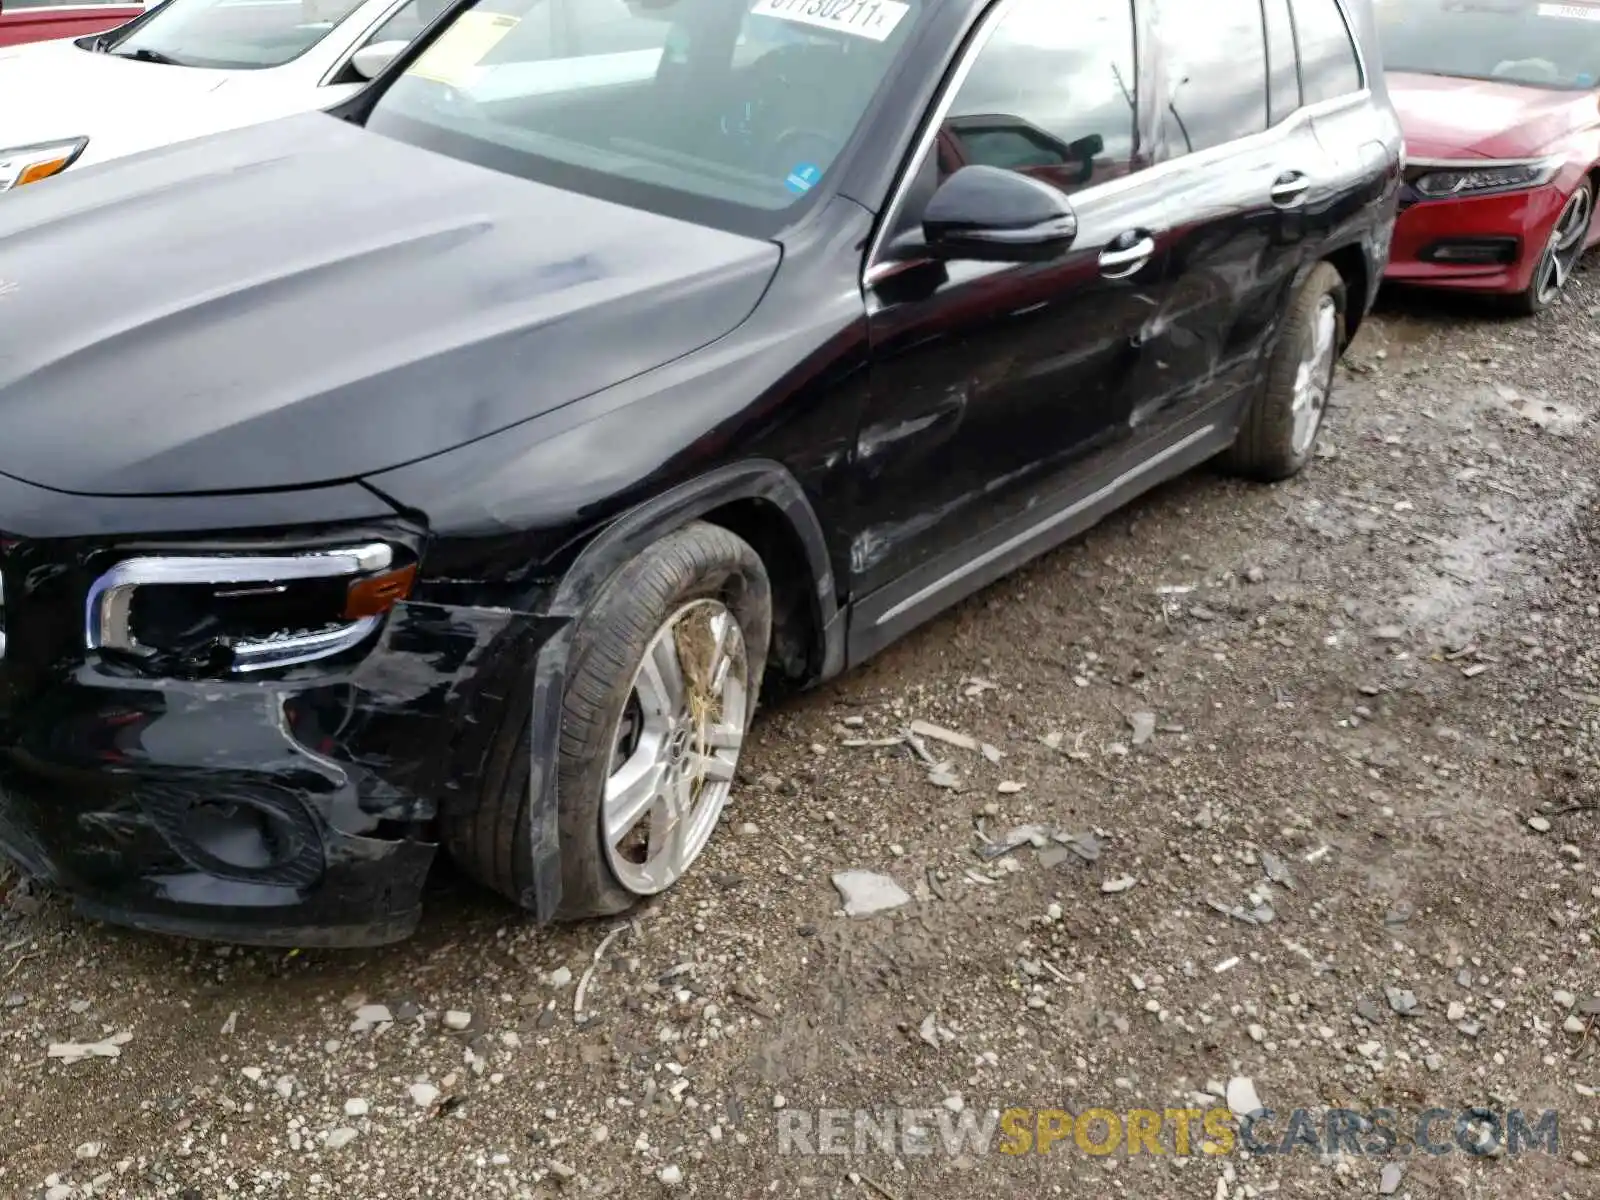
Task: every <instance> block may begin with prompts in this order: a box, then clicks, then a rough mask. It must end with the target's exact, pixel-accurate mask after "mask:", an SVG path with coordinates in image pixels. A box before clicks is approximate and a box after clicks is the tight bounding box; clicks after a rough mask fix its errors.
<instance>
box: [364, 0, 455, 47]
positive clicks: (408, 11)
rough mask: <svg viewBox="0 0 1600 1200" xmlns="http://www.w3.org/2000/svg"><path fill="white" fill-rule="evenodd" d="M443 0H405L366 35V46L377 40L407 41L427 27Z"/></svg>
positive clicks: (375, 42) (442, 6)
mask: <svg viewBox="0 0 1600 1200" xmlns="http://www.w3.org/2000/svg"><path fill="white" fill-rule="evenodd" d="M444 4H445V0H406V3H405V4H402V5H401V6H400V7H399V8H397V9H395V10H394V12H392V13H390V14H389V16H388V18H387V19H386V20H385V21H384V22H383V24H381V25H379V26H378V27H377V28H376V29H374V30H373V31H372V33H371V34H370V35H369V36H368V37H367V40H366V42H365V44H366V45H368V46H375V45H377V44H378V43H379V42H409V41H411V39H412V38H414V37H416V36H417V34H419V33H421V32H422V31H423V30H424V29H425V28H427V25H428V22H429V21H431V20H433V18H434V17H436V16H437V15H438V14H439V12H440V11H441V10H442V9H443V8H444Z"/></svg>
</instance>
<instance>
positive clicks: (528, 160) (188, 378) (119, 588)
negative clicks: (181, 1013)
mask: <svg viewBox="0 0 1600 1200" xmlns="http://www.w3.org/2000/svg"><path fill="white" fill-rule="evenodd" d="M381 32H382V31H381V30H380V31H375V32H374V35H373V36H374V38H378V37H381ZM1371 34H1372V20H1371V12H1370V9H1369V6H1368V3H1367V2H1366V0H1361V2H1359V3H1352V2H1350V0H1207V2H1206V3H1204V4H1200V3H1194V2H1192V0H1160V2H1157V0H460V2H458V3H455V4H454V5H451V6H449V7H447V8H446V9H445V10H444V11H442V12H441V13H440V14H439V15H438V16H437V17H436V18H435V19H434V20H433V21H432V23H431V24H430V25H429V26H428V28H427V30H426V32H425V33H424V34H423V35H422V37H421V38H420V39H419V40H417V41H416V42H414V43H412V44H411V45H410V46H409V47H408V48H404V49H402V48H401V47H400V46H398V45H393V46H391V47H390V49H389V51H388V52H389V53H392V54H393V55H394V57H393V58H392V60H391V61H390V62H389V64H388V66H387V67H384V68H381V69H380V70H379V73H378V74H377V77H376V79H375V80H374V82H373V83H372V84H371V86H369V87H368V88H366V89H365V90H363V91H362V92H361V93H360V94H359V95H358V96H357V97H356V98H355V99H353V100H351V101H348V102H347V103H346V104H345V105H344V106H342V107H341V108H340V109H337V110H335V111H334V112H332V113H329V114H321V113H319V114H313V115H308V116H301V117H294V118H290V119H287V120H283V121H278V122H274V123H270V124H265V125H260V126H257V127H254V128H250V129H244V130H238V131H235V132H233V133H229V134H223V135H220V136H215V137H210V138H206V139H203V140H198V141H191V142H187V143H183V144H180V145H175V146H171V147H168V148H165V149H162V150H156V151H152V152H149V153H145V154H142V155H139V156H135V157H132V158H128V159H124V160H122V161H118V162H113V163H109V164H105V165H103V166H97V167H91V168H87V169H85V170H83V171H75V172H71V173H69V174H68V175H66V176H64V177H62V178H61V179H59V180H50V181H47V182H45V183H43V184H40V185H37V186H33V187H28V188H25V189H21V190H20V191H18V192H16V193H14V194H11V195H8V196H7V197H5V199H4V200H3V201H0V530H3V531H4V532H3V534H0V578H3V585H4V607H3V615H4V625H3V629H4V635H3V636H4V643H3V658H0V846H3V848H4V849H5V851H6V852H8V853H9V855H10V856H11V857H13V858H14V859H16V860H17V861H18V862H20V863H21V865H22V867H23V868H24V869H25V870H27V871H28V872H30V873H32V874H34V875H36V876H38V877H41V878H42V879H44V880H46V881H49V882H50V883H51V884H54V885H56V886H58V887H60V888H61V889H62V890H64V891H65V892H67V893H69V894H70V895H71V896H73V897H74V899H75V901H76V903H77V904H78V906H79V907H80V909H81V910H82V911H84V912H86V913H89V914H91V915H94V916H98V917H102V918H105V919H107V920H111V921H116V922H124V923H127V924H131V925H135V926H139V927H143V928H148V929H155V930H163V931H168V932H173V933H179V934H186V935H191V936H200V937H216V938H226V939H230V940H235V941H240V942H260V943H267V944H273V943H278V944H283V943H287V944H293V945H299V946H307V945H356V944H372V943H378V942H383V941H387V940H392V939H396V938H400V937H403V936H405V935H406V934H407V933H409V932H410V931H411V930H412V929H413V928H414V926H415V923H416V921H417V917H418V912H419V908H420V906H421V902H422V901H421V897H422V889H423V882H424V877H425V876H426V874H427V872H428V870H429V867H430V864H431V863H432V862H433V860H434V859H435V857H436V855H437V854H439V853H440V852H441V850H442V851H443V852H445V853H448V854H449V855H451V856H452V857H453V858H454V859H455V860H456V861H457V862H459V864H460V865H461V866H462V867H463V868H465V869H466V870H467V871H468V872H470V873H471V874H473V875H475V876H476V877H477V878H479V879H481V880H482V881H483V882H484V883H486V884H488V885H489V886H490V887H492V888H495V889H497V890H499V891H500V892H502V893H503V894H504V895H505V896H507V897H508V898H510V900H512V901H514V902H515V903H517V904H519V905H521V906H523V907H525V908H526V909H528V910H530V911H532V912H533V913H535V914H536V915H537V916H538V917H539V918H540V919H550V918H556V917H582V916H587V915H595V914H602V913H612V912H617V911H620V910H622V909H624V908H626V907H628V906H629V905H631V904H633V903H635V902H636V901H637V900H638V899H639V898H641V897H645V896H649V895H652V894H655V893H658V892H660V891H662V890H663V889H665V888H668V887H670V886H671V885H672V884H673V883H674V882H675V881H676V880H678V879H679V878H680V877H681V876H682V875H683V873H684V872H685V871H686V870H688V869H689V867H690V865H691V864H692V863H693V862H694V860H695V858H696V857H697V856H698V855H699V853H700V852H701V850H702V849H703V848H704V847H705V845H706V843H707V841H708V839H709V838H710V837H711V836H712V835H713V833H714V831H715V828H716V826H717V823H718V819H719V817H720V815H721V813H722V811H723V808H724V806H725V804H726V802H727V799H728V796H729V792H730V789H731V788H733V787H734V786H735V785H736V782H737V775H736V772H737V768H738V764H739V754H740V747H741V744H742V742H743V741H744V738H745V736H746V732H747V730H748V728H749V723H750V720H751V717H752V714H753V712H754V710H755V707H756V704H757V701H758V699H759V698H760V697H761V696H762V695H763V694H767V695H770V694H772V692H773V691H774V690H775V689H781V688H785V687H794V686H804V685H807V684H813V683H816V682H818V681H821V680H826V679H827V678H829V677H830V676H833V675H835V674H837V673H838V672H840V671H842V670H845V669H846V668H848V667H850V666H851V665H852V664H854V663H858V662H860V661H862V660H863V659H865V658H866V657H868V656H869V655H871V654H873V653H874V652H876V651H877V650H879V649H880V648H882V647H883V646H885V645H886V644H888V643H889V642H890V641H892V640H893V639H895V638H897V637H899V636H900V635H901V634H904V633H905V632H907V631H908V630H910V629H912V628H914V627H915V626H916V625H918V624H919V623H920V622H922V621H925V620H927V619H928V618H929V617H931V616H932V615H934V614H935V613H937V612H939V611H940V610H941V609H943V608H945V607H946V606H948V605H950V604H951V603H953V602H955V601H957V600H959V599H960V598H962V597H963V596H966V595H968V594H970V593H972V592H973V591H975V590H976V589H978V588H981V587H983V586H984V585H985V584H987V583H989V582H990V581H992V580H994V579H996V578H998V577H999V576H1000V575H1002V574H1003V573H1005V572H1006V571H1009V570H1011V569H1012V568H1014V567H1016V566H1017V565H1018V564H1020V563H1022V562H1023V561H1025V560H1027V559H1029V558H1030V557H1032V556H1034V555H1037V554H1039V553H1040V552H1042V551H1044V550H1047V549H1049V548H1051V547H1052V546H1055V545H1057V544H1058V543H1060V542H1062V541H1063V540H1065V539H1067V538H1069V537H1071V536H1073V535H1074V534H1076V533H1078V532H1080V531H1082V530H1083V529H1084V528H1085V527H1087V526H1088V525H1090V524H1091V523H1092V522H1094V521H1096V520H1098V519H1099V518H1100V517H1102V516H1103V515H1104V514H1106V513H1107V512H1109V511H1111V510H1112V509H1114V508H1116V507H1117V506H1118V505H1122V504H1125V503H1127V502H1128V501H1129V500H1131V499H1133V498H1134V497H1135V496H1136V495H1138V494H1139V493H1141V492H1143V491H1145V490H1146V489H1148V488H1150V487H1152V486H1153V485H1155V484H1157V483H1159V482H1161V481H1162V480H1164V479H1167V478H1170V477H1171V476H1173V475H1175V474H1177V473H1179V472H1182V471H1185V470H1187V469H1189V468H1192V467H1194V466H1196V465H1198V464H1200V463H1202V462H1205V461H1207V460H1209V459H1213V458H1220V459H1221V460H1222V461H1223V462H1224V463H1225V464H1226V465H1227V466H1228V467H1230V468H1231V469H1233V470H1235V471H1238V472H1241V473H1243V474H1245V475H1249V476H1252V477H1255V478H1257V479H1260V480H1264V481H1272V480H1279V479H1283V478H1285V477H1287V476H1290V475H1292V474H1294V473H1295V472H1297V471H1299V470H1300V469H1301V468H1302V467H1303V466H1304V465H1305V464H1306V463H1307V461H1308V460H1309V459H1310V458H1311V457H1312V454H1313V448H1314V444H1315V442H1316V438H1317V433H1318V429H1319V427H1320V425H1321V423H1322V421H1323V418H1324V415H1325V413H1326V409H1327V399H1328V393H1329V389H1330V387H1331V386H1332V384H1333V381H1334V375H1335V366H1336V363H1337V361H1338V358H1339V355H1340V352H1341V350H1342V349H1343V347H1344V346H1345V345H1346V344H1347V343H1348V341H1349V339H1350V337H1351V335H1352V334H1353V333H1354V331H1355V330H1356V327H1357V326H1358V325H1359V324H1360V322H1361V320H1362V318H1363V316H1364V315H1365V313H1366V312H1367V310H1368V307H1369V305H1370V303H1371V301H1372V298H1373V295H1374V293H1375V291H1376V288H1377V285H1378V281H1379V279H1380V277H1381V276H1382V274H1383V268H1384V265H1385V262H1386V259H1387V255H1388V247H1389V238H1390V230H1391V225H1392V222H1393V219H1394V214H1395V204H1396V195H1397V188H1398V185H1399V181H1400V175H1401V141H1400V132H1399V127H1398V125H1397V123H1396V120H1395V117H1394V115H1393V113H1392V111H1391V109H1390V107H1389V104H1388V102H1387V101H1386V99H1385V93H1384V88H1383V76H1382V74H1381V72H1380V69H1379V64H1378V63H1377V62H1376V61H1375V57H1374V43H1373V40H1372V37H1371ZM374 53H375V55H376V56H377V57H379V58H381V57H382V55H381V54H379V53H378V52H377V51H375V52H374ZM371 57H373V56H369V59H370V58H371Z"/></svg>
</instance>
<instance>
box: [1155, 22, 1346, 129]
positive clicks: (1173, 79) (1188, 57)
mask: <svg viewBox="0 0 1600 1200" xmlns="http://www.w3.org/2000/svg"><path fill="white" fill-rule="evenodd" d="M1329 2H1330V3H1331V2H1332V0H1329ZM1156 41H1157V42H1158V43H1159V45H1160V54H1161V68H1160V69H1161V79H1162V100H1163V101H1164V103H1163V104H1162V113H1161V133H1162V139H1161V140H1162V142H1163V144H1164V145H1165V147H1166V152H1167V155H1168V157H1174V158H1175V157H1178V156H1181V155H1184V154H1195V153H1198V152H1199V151H1201V150H1209V149H1210V148H1211V147H1213V146H1220V145H1223V144H1224V143H1226V142H1231V141H1235V140H1236V139H1238V138H1242V137H1248V136H1250V135H1251V134H1253V133H1261V132H1262V131H1263V130H1265V129H1266V128H1267V42H1266V33H1265V30H1264V27H1263V25H1262V19H1261V0H1206V3H1203V4H1201V3H1196V0H1161V4H1160V7H1159V13H1158V16H1157V21H1156Z"/></svg>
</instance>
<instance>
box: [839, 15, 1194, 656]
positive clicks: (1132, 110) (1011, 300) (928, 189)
mask: <svg viewBox="0 0 1600 1200" xmlns="http://www.w3.org/2000/svg"><path fill="white" fill-rule="evenodd" d="M988 19H989V20H991V21H993V22H994V25H995V27H994V29H993V30H992V31H991V32H990V33H989V35H988V36H987V37H985V36H984V33H983V32H982V31H980V33H979V34H978V35H977V36H976V37H975V38H974V39H973V40H972V43H971V44H972V46H975V47H976V50H975V51H974V50H971V49H969V51H968V53H969V54H973V53H975V56H976V57H975V58H974V61H973V62H972V63H971V64H970V70H968V72H967V74H966V77H965V81H964V82H963V84H962V85H961V87H960V88H959V89H958V90H957V92H956V94H955V96H954V97H953V99H952V100H951V102H950V104H949V106H948V110H947V111H941V112H937V113H936V114H935V119H936V120H937V121H938V122H939V125H938V133H937V135H936V136H935V137H934V139H933V140H932V145H931V146H930V149H929V152H928V153H927V155H926V157H925V159H924V161H922V162H921V163H920V164H918V166H917V169H916V172H915V174H914V175H913V176H912V179H911V184H910V186H909V187H907V188H905V190H904V194H903V195H902V196H901V197H900V198H899V200H898V202H897V204H896V207H895V208H894V209H893V210H892V211H891V213H890V216H889V219H888V222H887V227H886V231H885V236H884V239H883V241H884V243H885V244H887V243H889V242H891V241H893V240H894V239H895V238H896V237H897V236H898V235H899V234H901V233H902V232H904V231H906V230H913V231H914V230H916V229H917V228H918V227H919V226H920V221H921V213H922V210H923V208H924V207H925V206H926V204H927V201H928V199H929V197H931V195H932V194H933V192H934V190H935V189H936V188H937V187H938V186H939V184H940V183H941V182H942V181H943V180H944V179H946V178H948V177H949V176H950V175H951V174H953V173H954V172H955V171H956V170H958V169H960V168H961V167H963V166H968V165H973V164H981V165H985V166H991V167H1001V168H1004V169H1007V170H1015V171H1019V172H1021V173H1023V174H1026V175H1029V176H1031V177H1033V178H1035V179H1038V180H1041V181H1044V182H1047V183H1049V184H1051V185H1052V186H1053V187H1055V188H1057V189H1058V190H1060V191H1061V192H1063V193H1064V194H1066V195H1067V196H1068V197H1070V202H1071V203H1072V205H1073V207H1074V209H1075V213H1076V217H1077V222H1078V234H1077V237H1076V239H1075V240H1074V242H1073V244H1072V245H1071V247H1070V248H1069V250H1068V251H1067V252H1066V254H1065V255H1064V256H1062V257H1060V258H1058V259H1056V260H1054V261H1050V262H1046V263H1037V264H1025V265H1002V264H991V263H973V262H950V263H945V264H939V263H933V262H912V263H909V264H906V263H890V262H885V261H881V256H880V260H879V261H874V262H873V263H872V264H871V265H869V268H868V284H869V294H868V310H869V317H868V323H869V330H870V336H871V345H872V374H871V396H870V399H869V401H868V411H867V414H866V419H865V422H864V424H863V427H862V430H861V433H860V436H859V438H858V444H857V471H858V506H857V510H856V514H855V521H854V522H853V527H854V530H855V538H854V542H853V547H852V550H853V553H852V567H853V571H854V578H853V590H854V591H855V594H856V595H858V596H867V595H870V594H877V595H878V597H879V598H878V600H877V602H875V603H873V604H870V605H869V606H868V607H869V608H872V609H874V610H877V611H879V612H881V613H883V614H885V615H884V616H882V617H880V618H879V621H880V623H887V627H886V628H885V629H884V630H883V631H881V632H882V635H883V637H884V638H885V640H886V639H887V638H888V637H892V636H896V635H897V634H898V632H899V626H900V625H901V624H907V625H909V624H915V621H916V618H917V612H916V611H915V610H916V609H917V608H918V606H919V605H920V604H921V603H922V601H923V600H928V601H930V602H933V601H940V602H942V600H948V598H949V597H948V594H947V593H945V588H944V584H945V583H947V582H948V583H951V584H952V585H954V584H956V583H958V581H959V577H960V576H961V574H962V572H964V571H968V570H969V568H970V567H971V565H972V564H973V563H976V562H980V561H982V560H983V559H984V556H985V555H988V554H991V553H992V552H994V549H995V547H996V546H999V545H1003V544H1005V543H1006V541H1007V539H1011V538H1013V537H1014V536H1015V535H1017V534H1018V533H1019V532H1020V534H1021V536H1022V539H1023V541H1024V542H1025V541H1027V540H1028V535H1027V533H1026V529H1027V528H1028V527H1029V526H1030V525H1032V524H1035V523H1037V524H1040V525H1041V526H1043V525H1047V524H1048V523H1049V522H1050V521H1051V520H1052V519H1053V518H1054V516H1055V514H1056V513H1057V512H1059V511H1060V510H1062V509H1063V508H1064V507H1066V506H1068V505H1070V504H1072V503H1073V502H1074V499H1075V495H1076V494H1078V493H1081V492H1082V491H1083V490H1084V489H1085V488H1088V490H1091V491H1092V486H1091V481H1092V478H1093V476H1094V474H1095V472H1096V470H1097V469H1098V468H1100V467H1102V466H1104V465H1105V464H1106V463H1107V461H1108V460H1109V459H1110V458H1111V457H1112V456H1113V455H1114V454H1115V453H1116V452H1117V451H1118V450H1119V449H1125V448H1126V443H1127V439H1128V436H1129V430H1130V423H1129V415H1130V412H1131V409H1132V396H1131V390H1130V387H1129V383H1130V380H1131V379H1132V378H1133V376H1134V374H1135V366H1136V364H1137V363H1138V361H1139V359H1140V355H1141V346H1142V341H1143V329H1144V327H1145V325H1146V323H1147V322H1148V321H1150V320H1151V319H1152V317H1153V315H1154V314H1155V313H1157V312H1158V311H1159V310H1160V302H1161V290H1162V288H1163V287H1164V286H1165V284H1164V272H1165V262H1166V239H1167V226H1168V221H1167V208H1166V205H1165V204H1164V203H1163V201H1162V198H1161V196H1159V195H1156V194H1153V191H1154V190H1152V189H1144V188H1140V187H1138V186H1136V179H1137V176H1136V174H1135V173H1136V172H1137V171H1138V170H1139V169H1140V168H1141V166H1142V165H1143V157H1142V150H1141V141H1142V139H1141V137H1140V134H1139V124H1140V121H1139V117H1138V113H1137V105H1136V104H1135V100H1134V97H1135V86H1136V80H1137V77H1138V74H1139V72H1138V64H1137V60H1136V53H1135V45H1136V38H1135V19H1134V10H1133V7H1132V3H1131V0H1079V2H1077V3H1074V4H1071V5H1063V4H1061V3H1060V0H1019V2H1018V3H1016V4H1014V5H1011V6H1010V7H1008V8H1005V9H1004V10H1003V15H1001V16H999V17H998V19H997V18H996V17H995V16H994V14H993V13H991V16H990V17H989V18H988ZM960 69H961V68H959V67H958V68H957V70H958V71H959V70H960ZM958 77H959V76H958ZM1129 175H1135V180H1134V181H1128V180H1127V178H1126V177H1128V176H1129ZM1155 190H1159V189H1155ZM935 593H942V597H941V596H936V595H935Z"/></svg>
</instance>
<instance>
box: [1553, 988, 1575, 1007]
mask: <svg viewBox="0 0 1600 1200" xmlns="http://www.w3.org/2000/svg"><path fill="white" fill-rule="evenodd" d="M1555 1001H1556V1004H1557V1005H1558V1006H1559V1007H1561V1008H1571V1007H1572V1006H1573V1005H1574V1004H1576V1003H1577V1002H1578V998H1577V997H1576V996H1574V995H1573V994H1572V993H1571V992H1567V991H1557V992H1556V994H1555Z"/></svg>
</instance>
